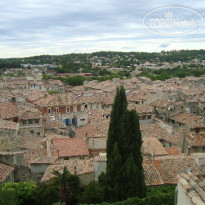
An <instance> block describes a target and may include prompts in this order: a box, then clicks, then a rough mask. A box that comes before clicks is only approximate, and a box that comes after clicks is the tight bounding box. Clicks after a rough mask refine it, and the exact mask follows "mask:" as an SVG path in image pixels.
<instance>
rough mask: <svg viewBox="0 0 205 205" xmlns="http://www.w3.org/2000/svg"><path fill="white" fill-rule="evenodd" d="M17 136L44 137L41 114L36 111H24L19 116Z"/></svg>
mask: <svg viewBox="0 0 205 205" xmlns="http://www.w3.org/2000/svg"><path fill="white" fill-rule="evenodd" d="M19 135H22V136H28V137H44V127H43V123H42V115H41V112H40V111H38V110H37V109H26V110H23V111H21V112H20V115H19Z"/></svg>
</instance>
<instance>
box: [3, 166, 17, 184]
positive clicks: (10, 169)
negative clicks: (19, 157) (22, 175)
mask: <svg viewBox="0 0 205 205" xmlns="http://www.w3.org/2000/svg"><path fill="white" fill-rule="evenodd" d="M13 171H14V167H13V166H10V165H7V164H4V163H0V183H1V182H4V181H5V180H6V179H7V177H8V176H9V174H11V173H12V172H13Z"/></svg>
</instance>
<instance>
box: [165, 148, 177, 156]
mask: <svg viewBox="0 0 205 205" xmlns="http://www.w3.org/2000/svg"><path fill="white" fill-rule="evenodd" d="M165 150H166V152H167V153H168V154H170V155H178V154H180V151H179V148H178V147H176V146H174V147H165Z"/></svg>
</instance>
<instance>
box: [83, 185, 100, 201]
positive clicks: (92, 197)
mask: <svg viewBox="0 0 205 205" xmlns="http://www.w3.org/2000/svg"><path fill="white" fill-rule="evenodd" d="M101 202H103V189H102V187H101V186H100V185H99V184H98V183H95V182H91V183H90V184H89V185H88V186H87V187H86V188H85V191H84V192H83V194H82V197H81V203H86V204H96V203H101Z"/></svg>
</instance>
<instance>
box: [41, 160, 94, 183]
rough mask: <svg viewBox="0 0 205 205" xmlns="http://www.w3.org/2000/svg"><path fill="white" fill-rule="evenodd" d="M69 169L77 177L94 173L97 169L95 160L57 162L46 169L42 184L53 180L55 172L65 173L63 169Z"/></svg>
mask: <svg viewBox="0 0 205 205" xmlns="http://www.w3.org/2000/svg"><path fill="white" fill-rule="evenodd" d="M64 166H65V167H67V169H68V171H69V172H70V173H71V174H74V173H76V174H77V175H83V174H87V173H92V172H93V173H94V171H95V167H94V158H89V159H77V160H76V159H75V160H72V159H70V160H62V161H60V160H59V161H56V162H55V163H54V164H51V165H49V166H48V168H47V169H46V171H45V173H44V175H43V177H42V179H41V182H45V181H49V180H51V179H52V178H53V177H54V175H53V171H54V170H56V171H59V172H60V173H62V172H63V168H64Z"/></svg>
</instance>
